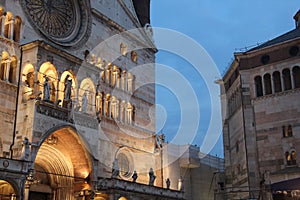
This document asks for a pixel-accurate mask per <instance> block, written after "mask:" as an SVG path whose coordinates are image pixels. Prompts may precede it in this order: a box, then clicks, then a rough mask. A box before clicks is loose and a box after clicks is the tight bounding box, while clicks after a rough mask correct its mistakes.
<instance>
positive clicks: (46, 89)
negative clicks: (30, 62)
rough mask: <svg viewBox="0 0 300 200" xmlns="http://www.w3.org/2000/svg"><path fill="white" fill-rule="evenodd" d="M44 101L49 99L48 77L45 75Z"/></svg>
mask: <svg viewBox="0 0 300 200" xmlns="http://www.w3.org/2000/svg"><path fill="white" fill-rule="evenodd" d="M43 100H44V101H50V83H49V78H48V77H45V82H44V98H43Z"/></svg>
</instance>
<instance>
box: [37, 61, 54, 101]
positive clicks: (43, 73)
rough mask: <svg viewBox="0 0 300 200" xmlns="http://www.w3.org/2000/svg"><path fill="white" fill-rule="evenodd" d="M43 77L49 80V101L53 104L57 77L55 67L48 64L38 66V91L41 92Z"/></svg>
mask: <svg viewBox="0 0 300 200" xmlns="http://www.w3.org/2000/svg"><path fill="white" fill-rule="evenodd" d="M45 77H47V78H48V79H49V83H50V100H51V101H53V102H55V100H56V89H57V79H58V78H57V77H58V76H57V71H56V67H55V66H54V65H53V64H52V63H50V62H44V63H43V64H42V65H41V66H40V70H39V73H38V83H39V91H43V85H44V82H45Z"/></svg>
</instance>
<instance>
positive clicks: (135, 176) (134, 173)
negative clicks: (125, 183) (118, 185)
mask: <svg viewBox="0 0 300 200" xmlns="http://www.w3.org/2000/svg"><path fill="white" fill-rule="evenodd" d="M131 178H132V182H134V183H135V182H136V179H137V178H138V175H137V173H136V171H135V170H134V172H133V175H132V177H131Z"/></svg>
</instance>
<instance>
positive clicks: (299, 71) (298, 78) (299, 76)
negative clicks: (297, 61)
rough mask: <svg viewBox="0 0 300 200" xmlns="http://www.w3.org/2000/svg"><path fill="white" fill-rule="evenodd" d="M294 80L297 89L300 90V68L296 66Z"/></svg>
mask: <svg viewBox="0 0 300 200" xmlns="http://www.w3.org/2000/svg"><path fill="white" fill-rule="evenodd" d="M293 79H294V83H295V88H300V67H299V66H295V67H294V68H293Z"/></svg>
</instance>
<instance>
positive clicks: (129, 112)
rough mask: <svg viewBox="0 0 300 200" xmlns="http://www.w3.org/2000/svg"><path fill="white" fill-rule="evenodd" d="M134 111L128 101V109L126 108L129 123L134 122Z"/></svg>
mask: <svg viewBox="0 0 300 200" xmlns="http://www.w3.org/2000/svg"><path fill="white" fill-rule="evenodd" d="M132 111H133V107H132V105H131V104H130V103H129V102H128V103H127V110H126V122H127V124H132Z"/></svg>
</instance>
